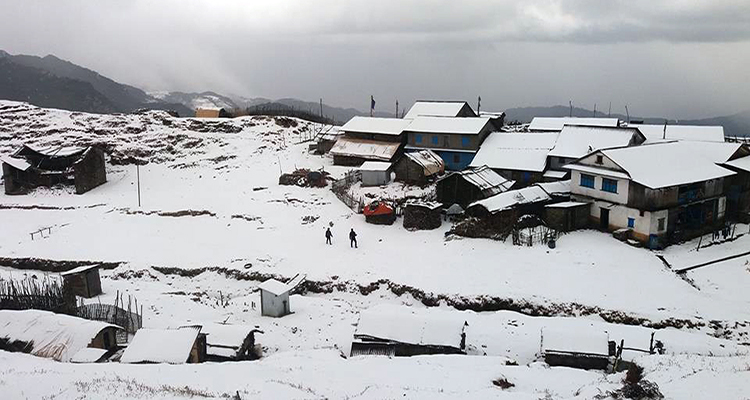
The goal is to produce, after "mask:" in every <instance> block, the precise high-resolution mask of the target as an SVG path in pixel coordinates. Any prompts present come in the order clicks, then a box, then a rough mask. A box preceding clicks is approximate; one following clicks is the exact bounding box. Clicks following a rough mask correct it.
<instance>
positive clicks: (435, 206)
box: [406, 200, 443, 210]
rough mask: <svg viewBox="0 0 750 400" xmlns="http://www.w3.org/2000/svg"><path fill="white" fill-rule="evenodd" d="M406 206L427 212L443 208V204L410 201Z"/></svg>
mask: <svg viewBox="0 0 750 400" xmlns="http://www.w3.org/2000/svg"><path fill="white" fill-rule="evenodd" d="M406 206H414V207H424V208H427V209H429V210H437V209H438V208H441V207H443V203H438V202H437V201H421V200H411V201H407V202H406Z"/></svg>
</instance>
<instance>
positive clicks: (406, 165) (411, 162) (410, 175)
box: [393, 150, 445, 185]
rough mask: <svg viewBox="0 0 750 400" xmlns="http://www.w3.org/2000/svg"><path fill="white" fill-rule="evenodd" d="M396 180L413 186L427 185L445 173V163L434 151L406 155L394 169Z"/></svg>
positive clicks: (421, 151)
mask: <svg viewBox="0 0 750 400" xmlns="http://www.w3.org/2000/svg"><path fill="white" fill-rule="evenodd" d="M393 172H395V173H396V180H397V181H400V182H405V183H408V184H412V185H425V184H427V183H430V182H433V181H434V180H435V179H437V178H438V177H440V176H441V175H442V174H443V173H445V162H444V161H443V159H442V158H440V156H438V155H437V154H435V152H433V151H432V150H419V151H413V152H410V153H405V154H404V156H403V157H401V158H400V159H399V160H398V161H397V162H396V165H394V167H393Z"/></svg>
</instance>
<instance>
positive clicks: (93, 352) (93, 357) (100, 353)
mask: <svg viewBox="0 0 750 400" xmlns="http://www.w3.org/2000/svg"><path fill="white" fill-rule="evenodd" d="M108 351H109V350H105V349H97V348H95V347H86V348H85V349H81V350H79V351H78V352H77V353H75V354H74V355H73V357H71V358H70V362H72V363H78V364H84V363H95V362H98V361H99V360H101V359H102V357H104V355H105V354H107V352H108Z"/></svg>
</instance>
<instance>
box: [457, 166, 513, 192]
mask: <svg viewBox="0 0 750 400" xmlns="http://www.w3.org/2000/svg"><path fill="white" fill-rule="evenodd" d="M454 174H457V175H461V176H462V177H463V178H464V179H465V180H466V181H467V182H469V183H471V184H472V185H474V186H476V188H477V189H479V190H480V191H482V192H483V193H485V195H486V196H492V195H493V194H497V193H501V192H504V191H506V190H508V189H510V188H511V186H513V184H514V183H515V181H511V180H508V179H506V178H505V177H504V176H502V175H500V174H498V173H497V172H495V171H493V170H492V169H491V168H490V167H488V166H486V165H483V166H481V167H479V168H472V169H466V170H463V171H458V172H452V173H451V174H448V175H446V176H445V177H444V178H443V179H446V178H448V177H450V176H453V175H454Z"/></svg>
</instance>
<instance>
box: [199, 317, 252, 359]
mask: <svg viewBox="0 0 750 400" xmlns="http://www.w3.org/2000/svg"><path fill="white" fill-rule="evenodd" d="M202 327H203V328H202V329H201V333H205V334H206V345H207V346H206V353H207V354H211V355H217V356H221V357H234V356H236V355H237V351H238V350H239V349H240V347H242V344H243V342H244V341H245V339H246V338H247V337H248V336H249V335H250V333H251V332H252V331H253V329H255V328H254V327H252V326H248V325H226V324H204V325H202Z"/></svg>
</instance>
